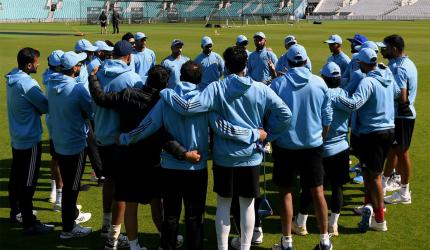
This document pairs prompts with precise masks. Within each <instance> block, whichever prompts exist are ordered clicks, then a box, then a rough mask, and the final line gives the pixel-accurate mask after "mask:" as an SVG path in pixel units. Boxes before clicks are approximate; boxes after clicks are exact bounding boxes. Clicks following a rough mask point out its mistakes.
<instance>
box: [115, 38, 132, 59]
mask: <svg viewBox="0 0 430 250" xmlns="http://www.w3.org/2000/svg"><path fill="white" fill-rule="evenodd" d="M132 52H133V47H132V46H131V44H130V43H129V42H128V41H125V40H121V41H119V42H117V43H115V46H114V47H113V54H114V55H116V56H126V55H130V54H131V53H132Z"/></svg>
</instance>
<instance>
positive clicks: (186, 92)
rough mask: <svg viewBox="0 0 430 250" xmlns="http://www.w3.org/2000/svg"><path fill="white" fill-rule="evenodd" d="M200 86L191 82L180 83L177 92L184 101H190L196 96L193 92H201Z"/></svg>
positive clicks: (176, 88)
mask: <svg viewBox="0 0 430 250" xmlns="http://www.w3.org/2000/svg"><path fill="white" fill-rule="evenodd" d="M198 86H199V85H197V84H194V83H190V82H180V83H179V84H177V85H176V87H175V92H176V93H178V95H180V96H182V97H183V98H184V99H188V98H190V97H192V96H194V95H195V94H196V93H193V91H199V88H198ZM199 92H200V91H199Z"/></svg>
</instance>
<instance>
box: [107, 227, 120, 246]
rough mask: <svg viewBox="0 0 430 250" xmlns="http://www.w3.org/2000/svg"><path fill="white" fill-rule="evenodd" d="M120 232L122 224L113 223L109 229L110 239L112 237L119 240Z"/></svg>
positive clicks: (113, 239)
mask: <svg viewBox="0 0 430 250" xmlns="http://www.w3.org/2000/svg"><path fill="white" fill-rule="evenodd" d="M120 233H121V224H119V225H112V226H111V227H110V231H109V239H111V240H112V241H114V242H115V241H117V240H118V237H119V234H120Z"/></svg>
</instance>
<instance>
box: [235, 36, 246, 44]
mask: <svg viewBox="0 0 430 250" xmlns="http://www.w3.org/2000/svg"><path fill="white" fill-rule="evenodd" d="M245 41H246V42H248V38H246V36H244V35H238V36H237V38H236V45H239V44H241V43H243V42H245Z"/></svg>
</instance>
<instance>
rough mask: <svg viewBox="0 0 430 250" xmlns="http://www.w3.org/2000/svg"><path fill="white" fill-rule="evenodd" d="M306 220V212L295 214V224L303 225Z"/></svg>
mask: <svg viewBox="0 0 430 250" xmlns="http://www.w3.org/2000/svg"><path fill="white" fill-rule="evenodd" d="M307 220H308V215H307V214H301V213H299V214H297V220H296V222H297V225H299V226H304V225H306V221H307Z"/></svg>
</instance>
